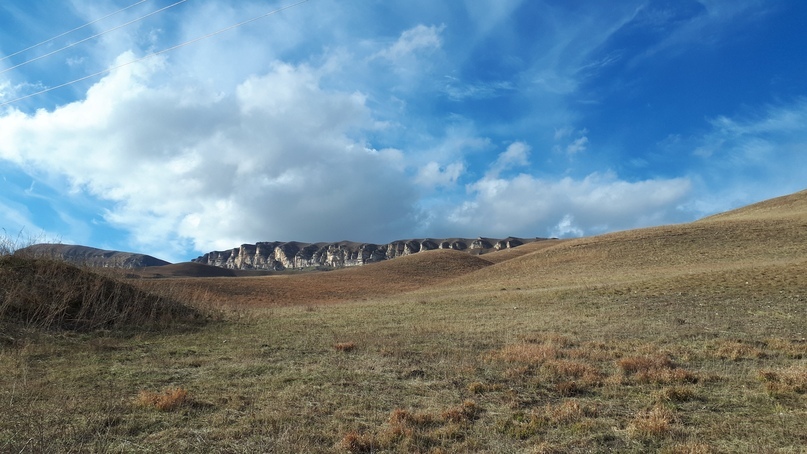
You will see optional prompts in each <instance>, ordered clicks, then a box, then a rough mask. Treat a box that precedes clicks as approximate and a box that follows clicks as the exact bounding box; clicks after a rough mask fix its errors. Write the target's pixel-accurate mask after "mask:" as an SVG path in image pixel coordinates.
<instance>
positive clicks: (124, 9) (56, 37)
mask: <svg viewBox="0 0 807 454" xmlns="http://www.w3.org/2000/svg"><path fill="white" fill-rule="evenodd" d="M147 1H149V0H140V1H139V2H137V3H134V4H132V5H129V6H127V7H125V8H122V9H119V10H117V11H115V12H114V13H109V14H107V15H106V16H104V17H99V18H98V19H95V20H93V21H91V22H87V23H86V24H84V25H81V26H78V27H76V28H74V29H72V30H68V31H66V32H64V33H61V34H59V35H56V36H54V37H52V38H48V39H46V40H44V41H42V42H39V43H36V44H34V45H33V46H28V47H26V48H25V49H22V50H18V51H17V52H14V53H13V54H8V55H6V56H5V57H2V58H0V61H4V60H8V59H9V58H12V57H16V56H17V55H20V54H22V53H24V52H28V51H29V50H33V49H36V48H37V47H39V46H43V45H45V44H47V43H49V42H51V41H55V40H57V39H59V38H61V37H63V36H67V35H69V34H71V33H73V32H77V31H79V30H81V29H82V28H87V27H89V26H90V25H93V24H96V23H98V22H101V21H102V20H104V19H108V18H110V17H112V16H114V15H116V14H119V13H122V12H124V11H126V10H128V9H131V8H134V7H135V6H137V5H139V4H141V3H146V2H147Z"/></svg>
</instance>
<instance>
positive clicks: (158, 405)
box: [135, 387, 188, 411]
mask: <svg viewBox="0 0 807 454" xmlns="http://www.w3.org/2000/svg"><path fill="white" fill-rule="evenodd" d="M186 402H188V391H187V390H185V389H184V388H182V387H177V388H168V389H165V390H164V391H162V392H153V391H145V390H144V391H140V393H139V394H138V395H137V398H136V399H135V404H136V405H138V406H140V407H145V408H154V409H156V410H159V411H172V410H175V409H176V408H178V407H180V406H182V405H184V404H185V403H186Z"/></svg>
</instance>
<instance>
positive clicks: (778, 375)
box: [759, 366, 807, 394]
mask: <svg viewBox="0 0 807 454" xmlns="http://www.w3.org/2000/svg"><path fill="white" fill-rule="evenodd" d="M759 378H760V380H762V382H763V383H764V384H765V389H767V390H768V392H771V393H774V394H785V393H797V394H805V393H807V367H805V366H791V367H789V368H787V369H776V370H774V369H765V370H760V371H759Z"/></svg>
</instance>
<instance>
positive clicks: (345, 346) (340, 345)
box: [333, 342, 356, 353]
mask: <svg viewBox="0 0 807 454" xmlns="http://www.w3.org/2000/svg"><path fill="white" fill-rule="evenodd" d="M333 348H334V349H335V350H336V351H339V352H345V353H348V352H352V351H353V350H355V349H356V343H355V342H337V343H336V344H334V345H333Z"/></svg>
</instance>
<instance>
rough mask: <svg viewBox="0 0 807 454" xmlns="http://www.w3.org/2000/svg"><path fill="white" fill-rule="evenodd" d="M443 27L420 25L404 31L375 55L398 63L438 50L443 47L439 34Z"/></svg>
mask: <svg viewBox="0 0 807 454" xmlns="http://www.w3.org/2000/svg"><path fill="white" fill-rule="evenodd" d="M443 30H445V25H441V26H439V27H438V26H434V25H431V26H426V25H423V24H420V25H418V26H416V27H414V28H411V29H409V30H406V31H404V32H403V33H401V36H400V37H399V38H398V40H397V41H396V42H395V43H394V44H392V45H391V46H389V47H388V48H386V49H384V50H382V51H381V52H379V53H378V54H377V56H378V57H382V58H386V59H388V60H391V61H393V62H399V61H400V60H401V59H404V58H406V57H408V56H410V55H412V54H415V53H417V52H420V51H425V50H429V49H439V48H440V47H441V46H442V45H443V40H442V38H441V36H440V35H441V34H442V33H443Z"/></svg>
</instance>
